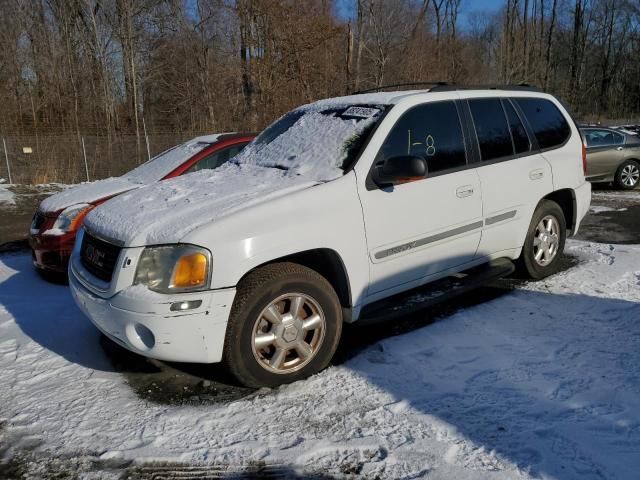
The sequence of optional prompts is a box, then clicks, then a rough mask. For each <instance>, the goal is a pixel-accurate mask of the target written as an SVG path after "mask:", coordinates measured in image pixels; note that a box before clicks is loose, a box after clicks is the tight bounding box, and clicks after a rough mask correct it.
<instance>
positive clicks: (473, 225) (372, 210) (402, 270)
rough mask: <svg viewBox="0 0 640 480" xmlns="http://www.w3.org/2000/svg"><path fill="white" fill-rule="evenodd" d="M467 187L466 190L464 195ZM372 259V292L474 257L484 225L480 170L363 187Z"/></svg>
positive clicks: (410, 280) (362, 195) (363, 204)
mask: <svg viewBox="0 0 640 480" xmlns="http://www.w3.org/2000/svg"><path fill="white" fill-rule="evenodd" d="M461 187H463V188H464V190H465V192H466V193H465V195H464V196H462V197H461V196H460V195H458V193H457V192H458V190H459V189H460V188H461ZM361 201H362V207H363V212H364V218H365V225H366V231H367V243H368V248H369V258H370V260H371V263H372V268H371V285H370V287H369V294H373V293H377V292H380V291H383V290H386V289H389V288H392V287H395V286H399V285H402V284H406V283H408V282H413V281H416V280H419V279H421V278H422V277H424V276H426V275H431V274H433V273H437V272H440V271H442V270H446V269H447V268H451V267H454V266H456V265H460V264H463V263H466V262H469V261H471V260H472V259H473V258H474V256H475V253H476V250H477V247H478V243H479V241H480V232H481V230H482V195H481V191H480V181H479V179H478V175H477V173H476V171H475V169H470V170H464V171H461V172H457V173H452V174H449V175H441V176H438V177H435V178H431V179H426V180H422V181H419V182H412V183H407V184H404V185H399V186H397V187H394V188H393V189H384V190H372V191H364V192H361Z"/></svg>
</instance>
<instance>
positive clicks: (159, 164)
mask: <svg viewBox="0 0 640 480" xmlns="http://www.w3.org/2000/svg"><path fill="white" fill-rule="evenodd" d="M210 145H211V142H205V141H201V140H197V139H194V140H190V141H188V142H185V143H183V144H181V145H177V146H175V147H172V148H170V149H169V150H165V151H164V152H162V153H161V154H159V155H156V156H155V157H153V158H152V159H151V160H149V161H148V162H145V163H143V164H142V165H140V166H139V167H136V168H134V169H133V170H131V171H130V172H128V173H125V174H124V175H123V177H125V178H126V179H127V180H130V181H132V182H135V183H144V184H147V183H153V182H156V181H158V180H161V179H162V178H164V177H165V176H166V175H168V174H169V173H171V172H172V171H173V170H175V169H176V168H177V167H179V166H180V165H182V164H183V163H184V162H185V161H187V160H189V159H190V158H191V157H193V156H194V155H195V154H196V153H198V152H200V151H202V150H203V149H205V148H207V147H208V146H210Z"/></svg>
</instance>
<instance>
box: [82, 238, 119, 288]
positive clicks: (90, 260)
mask: <svg viewBox="0 0 640 480" xmlns="http://www.w3.org/2000/svg"><path fill="white" fill-rule="evenodd" d="M119 255H120V247H118V246H117V245H113V244H111V243H108V242H105V241H104V240H100V239H99V238H96V237H94V236H92V235H91V234H90V233H88V232H86V231H85V233H84V237H83V238H82V246H81V247H80V261H81V262H82V265H83V266H84V268H86V269H87V270H89V271H90V272H91V273H92V274H93V275H95V276H96V277H98V278H99V279H100V280H103V281H105V282H111V279H112V278H113V271H114V270H115V267H116V262H117V261H118V256H119Z"/></svg>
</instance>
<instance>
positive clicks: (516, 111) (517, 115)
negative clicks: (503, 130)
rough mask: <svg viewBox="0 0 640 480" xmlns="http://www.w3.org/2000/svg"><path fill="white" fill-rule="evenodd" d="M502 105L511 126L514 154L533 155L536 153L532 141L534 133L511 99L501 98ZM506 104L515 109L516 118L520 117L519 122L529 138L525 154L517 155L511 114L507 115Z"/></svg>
mask: <svg viewBox="0 0 640 480" xmlns="http://www.w3.org/2000/svg"><path fill="white" fill-rule="evenodd" d="M500 103H502V110H504V116H505V118H506V119H507V125H509V133H510V134H511V141H512V142H513V153H514V155H522V154H525V153H531V152H533V151H534V144H533V141H532V139H531V136H532V132H530V131H529V130H528V129H527V124H526V123H524V120H523V119H522V115H520V112H518V110H516V107H514V106H513V102H512V101H511V100H510V99H509V98H504V97H503V98H501V99H500ZM505 103H508V104H509V105H510V106H511V108H513V111H514V113H515V114H516V117H518V120H520V123H521V124H522V127H523V128H524V133H525V135H526V136H527V140H528V141H529V148H528V149H527V150H525V151H524V152H520V153H517V152H516V141H515V140H514V139H513V132H512V131H511V124H510V123H509V114H508V113H507V109H506V108H505Z"/></svg>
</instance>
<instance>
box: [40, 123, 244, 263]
mask: <svg viewBox="0 0 640 480" xmlns="http://www.w3.org/2000/svg"><path fill="white" fill-rule="evenodd" d="M253 138H254V135H253V134H246V133H229V134H219V135H207V136H203V137H196V138H194V139H192V140H189V141H188V142H186V143H183V144H181V145H177V146H175V147H173V148H170V149H169V150H166V151H165V152H163V153H161V154H160V155H157V156H156V157H154V158H152V159H151V160H149V161H148V162H146V163H144V164H142V165H140V166H139V167H137V168H135V169H133V170H131V171H130V172H128V173H126V174H124V175H123V176H121V177H112V178H107V179H105V180H100V181H97V182H93V183H87V184H82V185H78V186H76V187H73V188H69V189H67V190H64V191H62V192H60V193H57V194H55V195H52V196H51V197H48V198H46V199H45V200H43V201H42V203H41V204H40V206H39V207H38V210H37V211H36V213H35V215H34V217H33V222H32V223H31V229H30V231H29V233H30V235H29V244H30V246H31V250H32V255H33V264H34V265H35V266H36V268H37V269H38V270H40V271H41V272H42V273H49V274H54V275H56V274H63V273H64V274H65V275H66V271H67V264H68V263H69V256H70V255H71V251H72V250H73V244H74V242H75V239H76V232H77V231H78V228H79V227H80V225H81V224H82V221H83V220H84V217H85V216H86V215H87V214H88V213H89V212H90V211H91V210H92V209H94V208H95V207H96V206H98V205H100V204H101V203H104V202H106V201H107V200H109V199H110V198H112V197H115V196H116V195H120V194H121V193H124V192H128V191H130V190H134V189H136V188H140V187H142V186H144V185H148V184H150V183H154V182H157V181H160V180H165V179H167V178H173V177H177V176H179V175H182V174H183V173H189V172H195V171H197V170H202V169H205V168H209V169H212V168H216V167H218V166H220V165H222V164H223V163H225V162H226V161H227V160H229V159H230V158H232V157H233V156H235V155H236V154H237V153H238V152H240V150H242V149H243V148H244V147H245V146H246V145H247V144H248V143H249V142H251V140H253Z"/></svg>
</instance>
